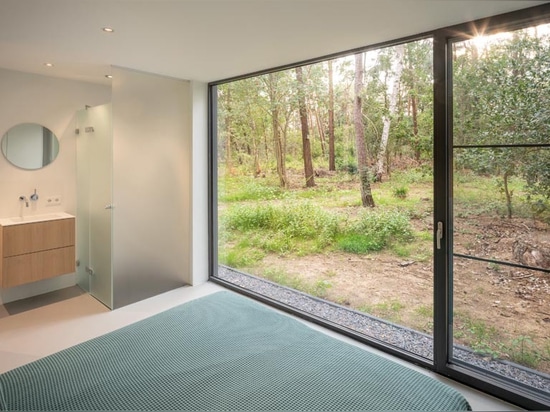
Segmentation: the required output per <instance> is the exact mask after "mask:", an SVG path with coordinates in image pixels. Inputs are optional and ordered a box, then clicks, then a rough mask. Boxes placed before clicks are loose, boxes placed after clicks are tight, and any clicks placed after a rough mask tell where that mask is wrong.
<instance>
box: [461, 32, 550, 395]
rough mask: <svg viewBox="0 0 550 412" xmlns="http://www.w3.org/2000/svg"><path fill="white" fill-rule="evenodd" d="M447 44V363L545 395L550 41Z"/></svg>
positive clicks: (548, 376) (548, 380)
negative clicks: (450, 83)
mask: <svg viewBox="0 0 550 412" xmlns="http://www.w3.org/2000/svg"><path fill="white" fill-rule="evenodd" d="M549 32H550V31H549V26H548V25H545V26H538V27H537V28H527V29H522V30H518V31H513V32H506V33H499V34H495V35H491V36H479V37H477V38H474V39H469V40H466V41H459V42H456V43H454V44H453V69H452V70H453V72H452V78H453V99H454V100H453V149H452V150H453V199H452V215H453V223H452V225H453V227H452V233H453V238H452V253H453V265H452V291H453V292H452V325H451V328H452V335H451V336H452V339H453V345H452V359H451V362H454V363H460V364H462V365H464V366H466V367H469V368H473V369H478V370H482V371H484V372H489V373H491V374H494V375H495V376H496V377H498V378H503V379H505V380H510V381H514V382H515V383H519V384H521V385H526V386H527V387H529V388H532V389H535V390H540V391H542V392H545V393H546V394H550V333H549V332H548V331H549V330H550V231H549V228H550V172H549V171H550V133H549V125H550V111H549V110H548V107H550V106H549V103H550V81H549V78H550V77H549V76H550V39H549V37H548V34H549Z"/></svg>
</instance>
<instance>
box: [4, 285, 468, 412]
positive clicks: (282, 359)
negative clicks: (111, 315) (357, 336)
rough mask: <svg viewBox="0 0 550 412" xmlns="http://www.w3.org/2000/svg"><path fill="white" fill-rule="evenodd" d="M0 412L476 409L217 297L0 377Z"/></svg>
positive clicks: (382, 362) (229, 297)
mask: <svg viewBox="0 0 550 412" xmlns="http://www.w3.org/2000/svg"><path fill="white" fill-rule="evenodd" d="M0 409H1V410H9V411H16V410H25V411H32V410H45V411H52V410H56V411H59V410H146V411H152V410H333V411H335V410H338V411H340V410H470V406H469V404H468V402H467V401H466V399H465V398H464V397H463V396H462V395H461V394H460V393H459V392H458V391H456V390H454V389H453V388H451V387H450V386H448V385H445V384H444V383H441V382H439V381H437V380H435V379H433V378H431V377H429V376H426V375H424V374H422V373H419V372H417V371H414V370H412V369H410V368H407V367H405V366H403V365H400V364H398V363H396V362H393V361H391V360H388V359H386V358H384V357H381V356H378V355H376V354H374V353H372V352H369V351H366V350H364V349H362V348H360V347H357V346H354V345H350V344H348V343H346V342H343V341H341V340H338V339H335V338H333V337H330V336H328V335H326V334H324V333H322V332H319V331H317V330H315V329H313V328H311V327H309V326H307V325H305V324H304V323H302V322H300V321H298V320H296V319H293V318H291V317H290V316H287V315H285V314H282V313H279V312H277V311H275V310H273V309H271V308H269V307H266V306H265V305H262V304H260V303H257V302H255V301H253V300H251V299H249V298H246V297H243V296H240V295H238V294H236V293H233V292H229V291H221V292H217V293H214V294H211V295H208V296H206V297H203V298H199V299H196V300H193V301H190V302H188V303H185V304H183V305H180V306H177V307H175V308H172V309H170V310H167V311H165V312H162V313H160V314H158V315H155V316H152V317H150V318H147V319H144V320H142V321H139V322H137V323H134V324H131V325H129V326H126V327H124V328H122V329H119V330H116V331H114V332H111V333H108V334H106V335H103V336H100V337H97V338H95V339H92V340H90V341H87V342H83V343H81V344H79V345H76V346H74V347H71V348H68V349H65V350H63V351H61V352H58V353H56V354H53V355H50V356H47V357H45V358H42V359H40V360H37V361H35V362H32V363H30V364H27V365H24V366H21V367H19V368H16V369H14V370H11V371H8V372H6V373H4V374H1V375H0Z"/></svg>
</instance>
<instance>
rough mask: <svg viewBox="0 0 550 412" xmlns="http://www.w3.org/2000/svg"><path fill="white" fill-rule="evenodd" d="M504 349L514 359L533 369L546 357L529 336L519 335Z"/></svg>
mask: <svg viewBox="0 0 550 412" xmlns="http://www.w3.org/2000/svg"><path fill="white" fill-rule="evenodd" d="M502 349H503V351H504V352H505V353H506V354H507V355H508V356H509V357H510V359H511V360H512V361H514V362H516V363H519V364H521V365H525V366H527V367H529V368H533V369H536V368H537V366H538V364H539V363H540V361H541V360H543V359H544V354H543V353H541V352H540V351H539V350H538V349H537V347H536V346H535V344H534V343H533V340H532V339H531V338H530V337H529V336H518V337H517V338H515V339H512V340H511V341H510V343H509V344H508V345H504V347H503V348H502Z"/></svg>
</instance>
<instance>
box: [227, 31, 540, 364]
mask: <svg viewBox="0 0 550 412" xmlns="http://www.w3.org/2000/svg"><path fill="white" fill-rule="evenodd" d="M549 33H550V31H549V27H548V26H538V27H531V28H527V29H522V30H517V31H512V32H505V33H499V34H494V35H487V36H478V37H474V38H470V39H462V40H460V41H456V42H454V43H452V79H451V84H452V87H451V90H450V92H451V94H452V113H450V118H451V119H452V128H451V131H450V133H451V135H452V136H451V141H450V145H451V149H450V152H451V155H450V156H451V159H452V196H453V198H452V200H453V203H452V208H453V222H454V233H453V239H452V242H453V250H454V252H455V253H456V257H455V259H454V262H455V263H454V282H455V285H454V296H455V297H454V314H453V316H454V328H455V329H454V338H455V342H456V343H458V344H461V345H465V346H467V347H469V348H472V350H474V351H476V353H479V354H481V355H483V356H490V357H494V358H499V359H506V360H512V361H513V362H517V363H519V364H522V365H524V366H527V367H529V368H533V369H534V370H539V371H544V372H546V373H549V372H550V338H549V337H548V334H547V332H546V329H547V327H548V324H549V323H550V279H549V278H548V276H549V269H550V235H549V231H548V228H549V225H550V137H549V136H550V36H549ZM432 50H433V45H432V40H431V38H425V39H420V40H417V41H412V42H408V43H403V44H396V45H393V46H390V47H385V48H380V49H373V50H368V51H365V52H362V53H357V54H355V55H347V56H342V57H338V58H334V59H332V60H328V61H321V62H318V63H314V64H310V65H305V66H301V67H295V68H291V69H286V70H281V71H274V72H270V73H266V74H262V75H258V76H253V77H248V78H243V79H240V80H236V81H232V82H227V83H223V84H220V85H218V86H217V119H218V121H217V145H218V146H217V170H218V176H217V179H218V183H217V184H218V221H219V227H218V250H219V256H218V258H219V262H220V263H221V264H223V265H227V266H229V267H233V268H238V269H239V270H242V271H243V272H246V273H251V274H253V275H256V276H260V277H263V278H266V279H270V280H272V281H274V282H277V283H280V284H283V285H286V286H289V287H292V288H296V289H299V290H302V291H304V292H306V293H309V294H312V295H315V296H318V297H320V298H323V299H327V300H330V301H332V302H335V303H337V304H340V305H344V306H348V307H351V308H353V309H354V310H358V311H361V312H364V313H368V314H370V315H372V316H376V317H379V318H381V319H385V320H388V321H390V322H392V323H395V324H399V325H403V326H406V327H408V328H411V329H413V330H417V331H421V332H422V333H427V334H431V333H432V332H433V297H432V295H433V266H432V264H433V259H432V258H433V233H434V230H433V215H432V213H433V201H434V187H433V157H434V153H433V147H434V125H433V115H434V113H433V112H434V87H433V86H434V76H433V67H432V66H433V53H432ZM472 256H473V257H476V258H480V259H481V262H480V261H476V262H474V263H475V264H474V263H472V262H470V260H469V259H470V257H472ZM413 289H414V292H413ZM466 295H467V298H466V297H465V296H466Z"/></svg>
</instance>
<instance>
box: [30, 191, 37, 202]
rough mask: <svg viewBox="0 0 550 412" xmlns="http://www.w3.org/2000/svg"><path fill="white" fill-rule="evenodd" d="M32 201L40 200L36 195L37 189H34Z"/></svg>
mask: <svg viewBox="0 0 550 412" xmlns="http://www.w3.org/2000/svg"><path fill="white" fill-rule="evenodd" d="M31 200H32V201H33V202H36V201H37V200H38V193H36V189H34V193H33V194H32V195H31Z"/></svg>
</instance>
